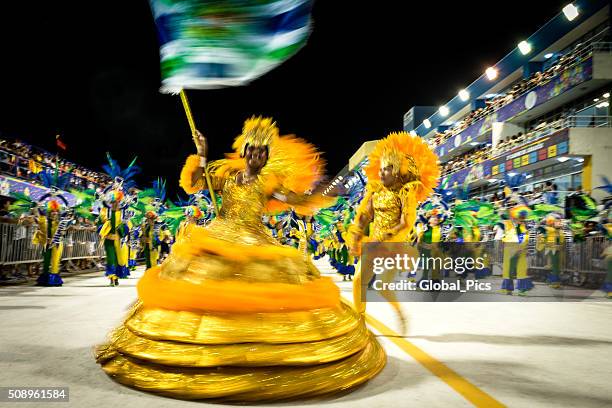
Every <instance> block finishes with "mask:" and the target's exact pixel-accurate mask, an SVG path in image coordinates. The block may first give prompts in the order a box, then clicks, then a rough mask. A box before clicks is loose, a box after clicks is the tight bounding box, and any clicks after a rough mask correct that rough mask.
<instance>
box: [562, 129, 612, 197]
mask: <svg viewBox="0 0 612 408" xmlns="http://www.w3.org/2000/svg"><path fill="white" fill-rule="evenodd" d="M569 138H570V143H569V152H570V154H571V155H577V156H584V157H585V161H584V166H583V174H582V188H583V189H584V190H589V189H593V188H595V187H598V186H601V185H602V184H603V181H602V178H601V176H606V177H608V178H609V179H612V128H571V129H570V132H569ZM592 196H593V198H595V199H598V200H601V199H602V198H604V197H606V196H607V193H606V192H605V191H603V190H593V191H592Z"/></svg>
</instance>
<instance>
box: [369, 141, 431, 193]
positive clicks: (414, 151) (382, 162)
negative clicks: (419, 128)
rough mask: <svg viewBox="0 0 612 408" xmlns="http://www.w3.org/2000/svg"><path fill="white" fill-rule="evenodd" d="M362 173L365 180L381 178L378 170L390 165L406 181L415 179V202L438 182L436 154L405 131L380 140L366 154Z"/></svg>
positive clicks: (429, 191)
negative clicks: (366, 160) (365, 162)
mask: <svg viewBox="0 0 612 408" xmlns="http://www.w3.org/2000/svg"><path fill="white" fill-rule="evenodd" d="M368 161H369V163H368V165H367V166H366V167H365V169H364V170H365V173H366V175H367V176H368V181H370V182H378V181H380V169H381V168H382V167H386V166H389V165H391V166H392V167H393V173H394V174H396V175H399V176H400V177H402V178H403V179H404V180H406V181H418V182H419V183H418V185H417V187H416V196H415V198H416V201H417V202H420V201H423V200H425V199H426V198H427V197H428V196H429V195H430V194H432V193H433V189H434V188H435V187H436V186H437V185H438V178H439V177H440V167H439V165H438V156H436V154H435V153H434V152H433V151H432V150H431V149H430V148H429V146H428V145H427V143H425V141H424V140H423V139H421V138H420V137H418V136H412V135H410V134H408V133H406V132H394V133H390V134H389V135H388V136H387V137H386V138H384V139H381V140H380V141H379V142H378V143H377V144H376V146H375V147H374V150H373V151H372V152H371V153H370V154H369V156H368Z"/></svg>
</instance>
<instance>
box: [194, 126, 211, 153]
mask: <svg viewBox="0 0 612 408" xmlns="http://www.w3.org/2000/svg"><path fill="white" fill-rule="evenodd" d="M192 136H193V142H194V143H195V145H196V149H197V150H198V156H201V157H204V158H206V157H207V156H208V143H207V142H206V138H205V137H204V135H203V134H202V133H201V132H200V131H199V130H197V129H196V130H194V131H193V134H192Z"/></svg>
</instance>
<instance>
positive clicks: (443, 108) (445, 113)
mask: <svg viewBox="0 0 612 408" xmlns="http://www.w3.org/2000/svg"><path fill="white" fill-rule="evenodd" d="M438 110H439V111H440V115H442V116H448V113H449V110H448V108H447V107H446V106H445V105H442V106H440V109H438Z"/></svg>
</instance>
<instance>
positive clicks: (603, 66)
mask: <svg viewBox="0 0 612 408" xmlns="http://www.w3.org/2000/svg"><path fill="white" fill-rule="evenodd" d="M593 79H612V55H610V54H609V53H594V54H593Z"/></svg>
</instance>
